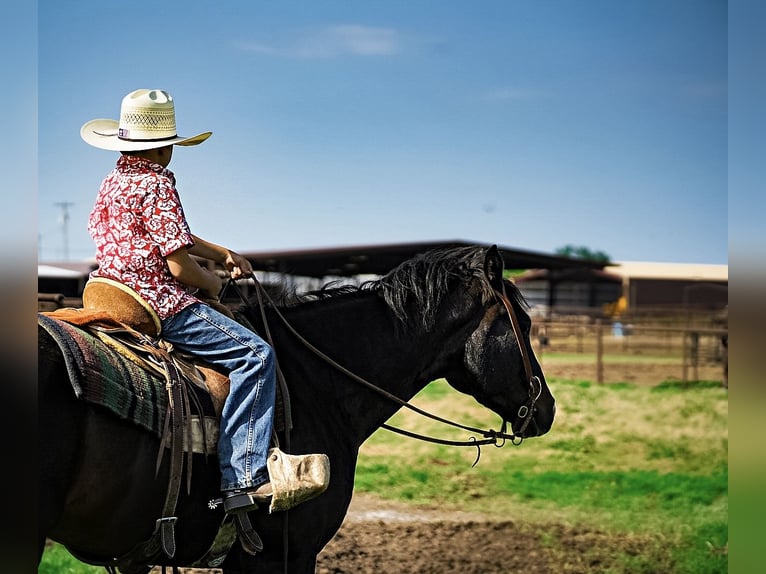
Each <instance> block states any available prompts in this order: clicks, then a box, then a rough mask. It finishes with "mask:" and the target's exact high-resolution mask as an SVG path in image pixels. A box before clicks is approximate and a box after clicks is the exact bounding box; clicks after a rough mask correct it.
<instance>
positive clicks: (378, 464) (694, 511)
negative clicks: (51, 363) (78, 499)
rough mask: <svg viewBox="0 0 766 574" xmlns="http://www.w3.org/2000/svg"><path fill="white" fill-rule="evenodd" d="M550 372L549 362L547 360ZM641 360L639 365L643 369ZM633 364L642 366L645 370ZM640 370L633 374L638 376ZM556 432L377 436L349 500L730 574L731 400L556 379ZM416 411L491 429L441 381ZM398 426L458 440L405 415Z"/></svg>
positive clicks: (659, 568)
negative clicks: (461, 516)
mask: <svg viewBox="0 0 766 574" xmlns="http://www.w3.org/2000/svg"><path fill="white" fill-rule="evenodd" d="M549 358H550V356H549ZM644 359H645V358H644ZM644 359H642V360H644ZM637 368H641V365H640V364H639V365H637ZM549 385H550V387H551V390H552V391H553V393H554V395H555V396H556V399H557V408H558V411H557V419H556V422H555V423H554V426H553V429H552V430H551V432H550V433H549V434H548V435H546V436H544V437H540V438H536V439H531V440H528V441H525V442H524V443H523V444H522V445H521V446H519V447H516V446H513V445H511V444H507V445H506V446H505V447H504V448H502V449H497V448H495V447H492V446H487V447H483V449H482V452H481V457H480V460H479V462H478V464H477V465H476V466H475V467H472V464H473V462H474V460H475V458H476V455H477V451H476V449H475V448H456V447H446V446H440V445H434V444H430V443H424V442H419V441H414V440H411V439H406V438H403V437H400V436H399V435H395V434H393V433H391V432H389V431H386V430H380V431H378V432H377V433H376V434H375V435H374V436H373V437H372V438H371V439H370V440H369V441H368V442H367V443H366V444H365V445H364V447H363V449H362V452H361V456H360V459H359V465H358V472H357V479H356V490H357V491H359V492H370V493H375V494H376V495H377V496H380V497H382V498H386V499H392V500H398V501H405V502H407V503H410V504H412V505H423V506H427V507H439V508H440V509H442V510H449V509H451V508H454V509H460V510H465V511H472V512H480V513H483V514H484V515H486V516H487V517H488V518H489V519H498V520H512V521H514V522H517V523H519V524H523V525H525V526H530V527H533V528H535V529H536V530H537V531H538V532H539V533H540V537H541V541H543V542H544V543H546V544H555V543H556V541H555V539H554V538H555V532H556V528H555V527H556V526H561V525H565V526H587V527H589V528H597V529H598V530H600V531H603V532H607V533H611V534H614V536H615V537H621V538H624V537H625V536H629V537H635V538H636V539H637V540H638V539H640V540H641V548H642V549H643V550H642V552H641V553H638V554H635V553H634V554H626V555H625V556H624V557H623V560H622V561H621V563H622V564H623V567H622V569H621V570H610V572H611V573H612V574H624V573H649V572H677V573H694V574H705V573H709V574H713V573H722V572H726V571H727V565H728V394H727V391H726V389H723V388H721V387H720V384H719V383H705V382H697V383H691V384H689V385H688V386H684V385H682V384H680V383H679V382H678V381H668V382H666V383H660V384H656V385H646V384H640V385H637V384H631V383H617V384H607V385H595V384H593V383H591V382H588V381H580V380H572V379H563V378H555V377H553V378H551V379H549ZM414 402H415V404H417V405H418V406H420V407H422V408H425V409H426V410H429V411H431V412H434V413H437V414H439V415H440V416H442V417H447V418H452V419H455V420H458V421H460V422H463V423H465V424H469V425H471V426H477V427H480V428H490V427H494V428H498V427H499V421H498V420H497V417H496V416H495V415H493V414H492V413H490V412H489V411H487V410H486V409H483V408H482V407H480V406H478V405H477V404H476V403H475V402H474V401H473V399H471V398H470V397H465V396H463V395H459V394H458V393H456V392H455V391H453V390H452V389H451V388H450V387H449V386H448V385H447V384H446V382H444V381H436V382H434V383H432V384H431V385H429V386H428V387H427V388H426V389H424V391H423V392H422V393H421V394H420V395H418V397H416V399H415V401H414ZM390 422H391V423H392V424H394V425H396V426H401V427H403V428H406V429H408V430H414V431H416V432H421V433H424V434H428V435H431V436H439V437H443V438H452V439H466V438H468V437H467V436H466V435H465V432H464V431H457V430H454V429H451V428H449V427H443V426H442V425H440V424H439V423H436V422H433V421H430V420H427V419H424V418H422V417H419V416H418V415H416V414H414V413H411V412H410V411H403V412H400V413H399V414H397V415H396V416H395V417H394V418H393V419H392V420H391V421H390ZM101 571H103V570H102V569H98V568H92V567H88V566H84V565H81V564H79V563H77V562H75V561H74V560H73V559H71V558H70V557H69V555H68V554H67V553H66V551H65V550H63V549H61V548H60V547H57V546H54V547H53V548H51V549H49V550H48V551H47V552H46V556H45V559H44V562H43V565H42V566H41V568H40V572H41V573H43V574H49V573H50V574H53V573H55V574H61V573H67V574H85V573H91V572H101Z"/></svg>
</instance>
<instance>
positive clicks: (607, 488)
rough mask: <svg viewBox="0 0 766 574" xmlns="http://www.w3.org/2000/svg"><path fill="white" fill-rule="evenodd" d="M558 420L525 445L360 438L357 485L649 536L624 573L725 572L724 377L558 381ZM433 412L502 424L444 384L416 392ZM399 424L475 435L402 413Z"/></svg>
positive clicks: (419, 499)
mask: <svg viewBox="0 0 766 574" xmlns="http://www.w3.org/2000/svg"><path fill="white" fill-rule="evenodd" d="M549 384H550V387H551V389H552V391H553V393H554V395H555V396H556V398H557V405H558V412H557V420H556V422H555V423H554V427H553V429H552V430H551V432H550V433H549V434H548V435H546V436H544V437H539V438H535V439H530V440H528V441H525V442H524V443H523V444H522V445H521V446H520V447H518V448H516V447H513V446H510V445H508V446H506V447H505V448H504V449H495V448H493V447H484V448H483V450H482V454H481V459H480V462H479V464H478V465H477V466H476V467H471V464H472V463H473V461H474V459H475V458H476V449H475V448H468V449H458V448H451V447H445V446H440V445H432V444H428V443H421V442H416V441H411V440H408V439H403V438H401V437H399V436H397V435H393V434H392V433H387V432H386V431H385V430H381V431H378V432H377V433H376V434H375V435H373V437H372V438H371V439H370V440H369V441H368V442H367V443H366V444H365V445H364V446H363V448H362V452H361V455H360V458H359V464H358V469H357V478H356V489H357V490H358V491H367V492H373V493H375V494H377V495H378V496H381V497H384V498H390V499H397V500H401V501H407V502H410V503H412V504H420V505H428V506H438V507H440V508H455V509H458V508H459V509H461V510H467V511H477V512H483V513H485V514H488V515H490V516H496V517H498V518H502V519H507V518H509V517H511V518H512V519H514V520H523V521H526V522H529V523H536V524H537V526H538V527H539V528H542V529H543V530H542V531H543V532H545V527H546V525H550V524H566V525H583V526H587V527H590V528H597V529H599V530H601V531H606V532H611V533H614V534H615V535H616V536H617V535H637V536H645V537H649V539H650V540H652V541H653V543H652V547H651V548H650V549H648V550H647V551H646V552H645V553H642V554H641V555H630V554H626V555H625V556H624V557H623V558H624V559H623V570H620V571H619V572H615V574H619V573H623V572H624V573H627V572H631V573H633V572H656V571H668V570H667V569H668V567H669V566H668V565H670V568H671V569H672V571H673V572H679V573H687V572H688V573H699V572H702V573H711V574H712V573H718V572H726V571H727V568H728V395H727V391H726V390H725V389H722V388H721V387H720V384H719V383H718V384H714V383H706V382H699V383H695V384H690V385H688V386H684V385H682V384H678V383H675V382H668V383H663V384H660V385H658V386H656V387H649V386H646V385H633V384H630V383H621V384H615V385H594V384H591V383H590V382H589V381H565V380H556V379H553V380H551V381H549ZM415 402H416V404H418V406H421V407H422V408H425V409H427V410H429V411H431V412H435V413H437V414H440V415H441V416H445V417H447V418H452V419H456V420H460V421H463V422H467V423H468V424H471V425H472V426H479V427H483V428H487V427H489V426H493V425H494V426H495V428H497V421H496V420H495V421H493V415H492V414H491V413H488V412H487V411H486V410H485V409H483V408H481V407H479V406H478V405H476V403H475V402H474V401H473V400H472V399H470V398H466V397H462V396H461V395H458V394H457V393H455V392H453V391H450V390H448V386H447V384H446V383H445V382H444V381H437V382H434V383H432V384H431V385H429V387H427V388H426V389H425V390H424V392H422V393H421V394H420V395H419V396H418V397H416V400H415ZM392 423H393V424H395V425H397V426H401V427H403V428H408V429H411V430H415V431H416V432H422V433H425V434H428V435H431V436H442V437H445V438H451V439H456V438H462V439H465V438H467V437H466V436H465V433H464V432H463V433H462V436H461V435H460V433H457V434H456V433H455V432H454V431H452V430H450V429H448V428H446V429H445V428H444V427H442V426H440V425H438V423H433V422H431V421H427V420H425V419H422V418H421V417H418V416H417V415H415V414H413V413H409V412H400V413H399V414H397V415H396V416H395V417H394V419H393V420H392ZM403 461H404V462H405V463H404V464H403Z"/></svg>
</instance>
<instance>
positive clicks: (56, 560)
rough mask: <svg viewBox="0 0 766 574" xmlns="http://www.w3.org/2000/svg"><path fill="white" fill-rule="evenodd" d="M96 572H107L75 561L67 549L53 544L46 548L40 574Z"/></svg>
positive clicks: (85, 573)
mask: <svg viewBox="0 0 766 574" xmlns="http://www.w3.org/2000/svg"><path fill="white" fill-rule="evenodd" d="M95 572H105V570H104V569H103V568H101V567H97V566H88V565H87V564H83V563H82V562H79V561H77V560H75V559H74V558H73V557H72V555H71V554H69V552H68V551H67V550H66V548H64V547H63V546H61V545H59V544H51V545H50V546H48V548H46V550H45V556H44V557H43V561H42V563H41V564H40V568H39V569H38V574H94V573H95Z"/></svg>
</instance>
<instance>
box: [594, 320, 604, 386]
mask: <svg viewBox="0 0 766 574" xmlns="http://www.w3.org/2000/svg"><path fill="white" fill-rule="evenodd" d="M596 382H597V383H598V384H601V383H603V382H604V324H603V323H602V321H601V319H596Z"/></svg>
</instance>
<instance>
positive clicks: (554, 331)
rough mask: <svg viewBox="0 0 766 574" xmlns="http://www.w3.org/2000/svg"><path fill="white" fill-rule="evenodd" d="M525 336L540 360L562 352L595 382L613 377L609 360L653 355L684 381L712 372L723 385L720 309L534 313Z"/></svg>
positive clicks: (647, 359)
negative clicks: (608, 314)
mask: <svg viewBox="0 0 766 574" xmlns="http://www.w3.org/2000/svg"><path fill="white" fill-rule="evenodd" d="M531 339H532V342H533V346H534V349H535V353H536V354H537V356H538V359H540V360H541V362H542V363H543V364H545V357H546V355H550V356H551V357H556V358H557V361H559V360H561V357H562V356H568V357H570V358H572V360H576V361H577V362H579V363H580V364H583V365H587V366H588V372H589V373H592V374H593V377H594V378H595V380H596V381H597V382H599V383H603V382H607V381H611V380H614V375H613V374H612V373H610V372H609V371H610V368H611V369H612V370H616V369H615V368H614V365H615V364H622V366H623V367H624V366H625V365H626V364H627V365H630V364H632V365H634V366H635V369H641V368H646V366H647V365H651V364H652V361H655V362H656V363H662V364H667V365H672V366H674V368H673V369H671V370H672V372H673V373H678V374H677V375H676V376H677V377H678V378H679V380H680V381H682V382H684V383H687V382H689V381H700V380H708V379H710V378H711V377H714V378H713V379H712V380H720V381H721V383H722V384H723V385H724V386H728V326H727V325H726V324H725V323H723V322H722V321H721V319H720V315H708V316H707V317H701V316H695V317H694V318H693V320H690V318H689V317H688V316H687V317H667V316H666V317H657V316H654V317H631V318H627V317H623V318H621V319H620V320H614V319H605V318H593V317H586V316H579V317H578V316H569V317H566V318H557V319H555V320H551V319H535V320H534V321H533V325H532V333H531Z"/></svg>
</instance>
